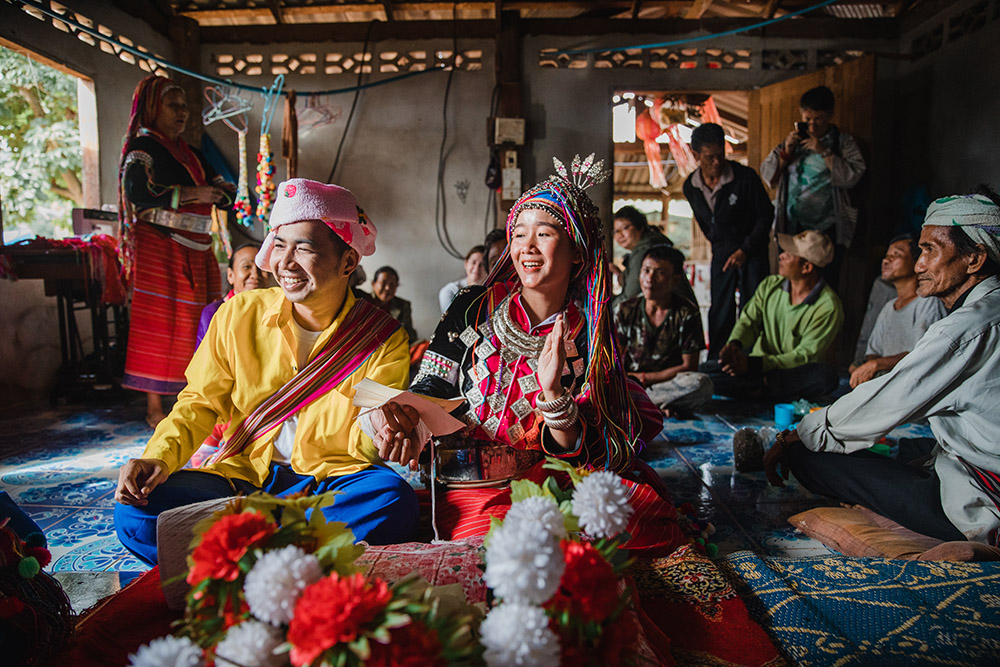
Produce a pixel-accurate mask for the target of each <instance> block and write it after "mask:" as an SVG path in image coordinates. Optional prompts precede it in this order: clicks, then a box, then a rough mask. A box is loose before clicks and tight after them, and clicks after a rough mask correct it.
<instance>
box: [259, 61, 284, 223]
mask: <svg viewBox="0 0 1000 667" xmlns="http://www.w3.org/2000/svg"><path fill="white" fill-rule="evenodd" d="M284 85H285V75H284V74H279V75H278V77H277V78H276V79H275V80H274V83H273V84H272V85H271V88H270V89H269V90H268V91H267V93H265V94H264V110H263V112H262V113H261V119H260V150H259V151H258V152H257V188H256V192H257V217H258V218H260V220H261V222H263V223H264V228H265V231H270V230H271V228H270V226H269V225H268V222H267V221H268V218H269V217H270V216H271V208H272V207H273V206H274V198H275V191H276V190H277V188H276V187H275V185H274V153H273V152H272V151H271V134H270V132H271V121H272V120H274V112H275V110H276V109H277V108H278V100H279V99H280V97H281V89H282V88H283V87H284Z"/></svg>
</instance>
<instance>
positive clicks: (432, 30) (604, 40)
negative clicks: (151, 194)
mask: <svg viewBox="0 0 1000 667" xmlns="http://www.w3.org/2000/svg"><path fill="white" fill-rule="evenodd" d="M628 1H629V2H631V1H632V0H628ZM506 6H507V5H506V4H504V7H506ZM377 7H378V8H379V9H381V5H377ZM643 7H648V5H647V4H646V0H643ZM393 8H394V9H397V10H398V8H399V5H396V4H394V5H393ZM286 18H287V10H286ZM759 22H760V21H759V19H727V18H707V19H701V20H700V21H690V20H687V19H634V20H633V19H614V20H606V19H581V18H576V19H521V21H520V23H519V30H520V31H521V34H522V35H528V34H530V35H559V36H572V37H581V36H587V37H595V36H596V38H597V39H599V40H600V42H599V43H600V44H607V46H608V48H613V47H620V46H624V45H627V44H628V39H626V38H627V36H629V35H646V36H648V35H650V34H653V35H655V34H663V35H672V36H677V37H678V38H682V37H683V36H684V35H689V34H696V33H700V32H701V31H707V32H711V33H718V32H724V31H727V30H736V29H740V28H744V27H748V26H751V25H754V24H756V23H759ZM453 25H455V26H456V27H454V28H453ZM497 25H498V24H497V21H495V20H491V19H474V20H458V21H456V22H454V24H453V22H452V21H433V20H431V21H399V20H397V21H392V22H391V23H385V22H383V23H380V24H379V25H377V26H376V27H375V29H374V31H373V37H377V38H378V39H409V40H422V39H440V38H446V39H450V38H451V37H452V36H453V34H454V31H455V30H457V34H459V35H462V36H463V37H468V38H493V37H494V36H495V35H496V32H497ZM899 26H900V24H899V22H898V21H896V19H890V18H883V19H865V20H863V21H850V29H851V32H850V36H851V38H852V39H859V40H866V39H895V38H897V37H899ZM844 27H845V19H837V18H834V17H817V18H811V17H806V18H800V19H796V20H794V21H783V22H781V23H775V24H774V25H770V26H768V27H767V28H762V29H756V30H753V31H750V32H747V33H746V34H747V35H750V36H754V37H762V36H763V37H791V38H796V37H798V38H812V37H829V36H830V35H831V34H839V31H840V30H842V29H843V28H844ZM367 29H368V24H367V23H361V22H329V23H297V24H295V23H287V24H285V25H273V24H270V25H260V24H258V25H211V26H202V28H201V41H202V43H203V44H234V43H240V42H247V43H250V44H274V43H281V42H361V41H364V38H365V33H366V31H367ZM622 36H624V37H622ZM644 41H648V40H644Z"/></svg>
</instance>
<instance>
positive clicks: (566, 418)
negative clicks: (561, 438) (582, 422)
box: [542, 402, 580, 431]
mask: <svg viewBox="0 0 1000 667" xmlns="http://www.w3.org/2000/svg"><path fill="white" fill-rule="evenodd" d="M579 416H580V409H579V408H578V407H577V405H576V403H575V402H574V403H571V404H570V408H569V409H568V410H566V411H565V412H563V413H561V414H559V415H552V414H546V413H545V412H542V418H543V419H544V420H545V425H546V426H548V427H549V428H552V429H555V430H557V431H567V430H569V429H571V428H573V426H574V425H575V424H576V423H577V421H579Z"/></svg>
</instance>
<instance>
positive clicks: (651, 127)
mask: <svg viewBox="0 0 1000 667" xmlns="http://www.w3.org/2000/svg"><path fill="white" fill-rule="evenodd" d="M662 131H663V130H662V129H661V128H660V124H659V123H657V122H656V120H655V119H654V118H653V116H652V115H651V114H650V113H649V109H645V110H644V111H643V112H642V113H641V114H639V115H638V116H636V117H635V136H637V137H638V138H639V140H640V141H655V140H656V138H657V137H658V136H660V133H661V132H662Z"/></svg>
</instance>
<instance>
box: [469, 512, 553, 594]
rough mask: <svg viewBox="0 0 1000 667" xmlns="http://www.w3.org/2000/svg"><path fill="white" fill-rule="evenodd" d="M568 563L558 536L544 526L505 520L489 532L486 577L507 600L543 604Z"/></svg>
mask: <svg viewBox="0 0 1000 667" xmlns="http://www.w3.org/2000/svg"><path fill="white" fill-rule="evenodd" d="M565 567H566V564H565V562H564V561H563V553H562V549H561V548H560V547H559V538H557V537H556V536H555V535H553V534H552V533H550V532H549V531H548V530H546V529H545V526H543V525H542V524H540V523H532V522H522V521H516V522H513V523H507V522H506V521H505V522H504V523H503V525H501V526H500V527H499V528H497V529H496V530H494V531H493V534H492V535H490V542H489V547H487V549H486V572H485V574H483V580H484V581H485V582H486V585H487V586H489V587H490V588H492V589H493V593H494V594H495V595H496V596H497V597H500V598H502V599H503V600H505V601H507V602H528V603H534V604H541V603H543V602H545V601H546V600H548V599H549V598H550V597H552V594H553V593H555V591H556V589H557V588H558V587H559V579H560V578H561V577H562V573H563V570H564V569H565Z"/></svg>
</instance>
